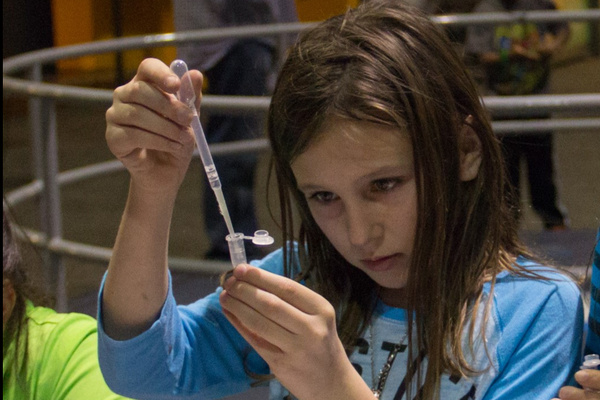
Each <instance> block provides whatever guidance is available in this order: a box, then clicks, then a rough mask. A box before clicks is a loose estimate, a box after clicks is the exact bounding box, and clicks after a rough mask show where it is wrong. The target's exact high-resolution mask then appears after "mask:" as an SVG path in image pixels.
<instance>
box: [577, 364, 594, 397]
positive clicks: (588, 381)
mask: <svg viewBox="0 0 600 400" xmlns="http://www.w3.org/2000/svg"><path fill="white" fill-rule="evenodd" d="M575 380H576V381H577V383H579V384H580V385H581V386H583V387H584V388H588V389H593V390H597V391H600V370H593V369H584V370H581V371H577V373H576V374H575ZM599 397H600V396H599Z"/></svg>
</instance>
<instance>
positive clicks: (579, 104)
mask: <svg viewBox="0 0 600 400" xmlns="http://www.w3.org/2000/svg"><path fill="white" fill-rule="evenodd" d="M432 18H433V20H434V21H436V22H437V23H440V24H443V25H456V26H466V25H494V24H499V23H505V22H513V21H515V20H520V21H533V22H554V21H572V22H577V21H579V22H581V21H599V20H600V10H598V9H593V10H576V11H530V12H510V13H489V14H456V15H446V16H433V17H432ZM313 25H314V23H293V24H271V25H262V26H247V27H235V28H223V29H207V30H201V31H186V32H178V33H167V34H156V35H144V36H135V37H126V38H119V39H111V40H104V41H98V42H93V43H85V44H80V45H74V46H65V47H58V48H51V49H44V50H38V51H32V52H29V53H25V54H21V55H18V56H15V57H10V58H7V59H5V60H3V64H2V71H3V76H2V85H3V93H5V94H6V93H16V94H22V95H25V96H27V97H28V98H29V100H28V101H29V120H30V123H31V130H32V152H33V163H34V166H33V169H34V180H33V181H32V182H31V183H29V184H27V185H25V186H22V187H19V188H17V189H15V190H13V191H11V192H9V193H7V194H6V200H7V202H8V203H10V204H11V205H12V206H16V205H18V204H19V203H21V202H23V201H25V200H27V199H30V198H32V197H35V196H40V227H41V228H40V229H41V231H35V230H32V229H25V232H26V233H27V234H28V235H29V237H30V239H31V240H32V242H33V243H34V244H36V245H38V246H41V247H43V248H44V249H46V250H47V251H48V254H49V261H48V268H49V271H50V275H51V276H52V277H53V282H52V285H53V288H54V290H55V293H56V300H57V304H56V308H57V309H58V310H59V311H65V310H66V309H67V294H66V270H65V267H64V264H63V257H65V256H69V257H79V258H84V259H90V260H96V261H108V260H109V259H110V256H111V249H108V248H103V247H98V246H93V245H88V244H82V243H76V242H72V241H68V240H65V239H64V238H63V237H62V212H61V207H60V187H61V186H63V185H68V184H70V183H74V182H78V181H82V180H86V179H91V178H94V177H97V176H100V175H103V174H107V173H111V172H114V171H117V170H121V169H124V167H123V166H122V165H121V163H120V162H119V161H117V160H114V161H108V162H103V163H99V164H94V165H89V166H85V167H82V168H77V169H73V170H69V171H64V172H59V168H58V144H57V130H56V128H57V126H56V122H57V121H56V103H57V102H69V101H78V102H82V101H85V102H92V103H102V104H106V105H107V106H108V105H109V104H110V103H111V102H112V91H111V90H105V89H93V88H83V87H73V86H67V85H60V84H53V83H48V82H43V74H42V66H43V65H45V64H50V63H53V62H55V61H58V60H64V59H68V58H76V57H81V56H89V55H95V54H102V53H109V52H119V51H125V50H132V49H142V48H151V47H166V46H174V45H177V44H181V43H189V42H197V41H203V40H210V39H214V38H224V37H232V38H233V37H235V38H243V37H256V36H277V35H282V34H289V33H297V32H299V31H301V30H303V29H306V28H308V27H311V26H313ZM22 73H26V74H27V76H28V79H23V78H18V77H15V76H14V75H16V74H22ZM269 101H270V98H269V97H235V98H231V97H227V96H210V95H206V96H204V98H203V102H202V107H203V109H205V110H207V111H211V110H219V111H226V112H230V113H236V112H247V111H256V112H265V111H266V110H267V108H268V105H269ZM483 103H484V105H485V106H486V107H487V109H488V110H489V111H490V112H491V113H492V114H493V115H502V114H505V113H507V112H511V113H512V112H515V111H519V113H523V114H524V115H526V114H530V113H533V112H544V113H550V112H557V111H560V112H565V111H577V112H580V111H590V112H592V113H593V114H594V115H598V114H599V113H600V94H573V95H544V96H507V97H498V96H493V97H484V98H483ZM493 127H494V130H495V131H496V132H497V133H499V134H500V133H503V134H510V132H511V131H512V130H514V129H516V128H518V130H519V131H529V132H535V131H537V130H540V129H546V130H547V129H552V130H563V129H574V130H578V129H600V117H591V118H560V119H550V120H543V121H542V120H530V121H523V120H519V121H497V122H494V123H493ZM267 149H268V143H267V141H266V140H264V139H257V140H250V141H241V142H234V143H227V144H215V145H211V151H212V152H213V154H214V155H233V154H240V153H243V152H258V151H266V150H267ZM169 265H170V267H171V268H173V269H177V270H186V271H201V272H209V273H216V272H220V271H224V270H226V269H227V268H228V263H223V262H215V261H208V260H193V259H187V258H176V257H172V258H169Z"/></svg>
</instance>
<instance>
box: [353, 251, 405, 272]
mask: <svg viewBox="0 0 600 400" xmlns="http://www.w3.org/2000/svg"><path fill="white" fill-rule="evenodd" d="M398 257H399V254H392V255H389V256H385V257H377V258H373V259H363V260H361V262H362V264H363V265H364V266H365V268H366V269H368V270H370V271H373V272H383V271H388V270H390V269H392V268H393V267H394V266H395V265H396V263H397V261H398Z"/></svg>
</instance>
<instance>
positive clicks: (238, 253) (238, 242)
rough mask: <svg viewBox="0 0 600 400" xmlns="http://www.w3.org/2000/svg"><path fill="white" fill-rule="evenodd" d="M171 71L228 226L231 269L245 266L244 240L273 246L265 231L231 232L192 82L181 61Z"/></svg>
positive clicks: (173, 64) (172, 65)
mask: <svg viewBox="0 0 600 400" xmlns="http://www.w3.org/2000/svg"><path fill="white" fill-rule="evenodd" d="M171 71H173V72H174V73H175V75H177V76H178V77H179V79H181V86H180V88H179V91H178V92H177V99H178V100H179V101H181V102H183V103H185V104H186V105H187V106H188V107H189V108H190V109H191V110H192V112H193V113H194V114H193V118H192V129H193V130H194V135H195V136H196V146H197V147H198V152H199V153H200V158H201V159H202V164H203V165H204V171H205V172H206V176H207V178H208V182H209V183H210V187H211V188H212V190H213V192H214V193H215V196H216V198H217V203H218V204H219V210H220V211H221V215H223V218H224V219H225V224H226V225H227V230H228V231H229V235H227V237H226V238H225V239H226V240H227V244H228V246H229V255H230V257H231V264H232V265H233V266H234V267H236V266H238V265H239V264H245V263H246V249H245V248H244V239H251V240H252V242H253V243H254V244H257V245H269V244H272V243H273V242H274V239H273V238H272V237H271V236H269V233H268V232H267V231H265V230H259V231H256V232H255V234H254V236H244V234H243V233H236V232H235V231H234V230H233V225H232V223H231V217H230V216H229V211H228V210H227V203H226V202H225V197H224V196H223V189H222V186H221V180H220V179H219V174H218V173H217V169H216V168H215V163H214V161H213V159H212V155H211V154H210V149H209V148H208V143H207V142H206V136H205V135H204V130H203V129H202V124H201V123H200V117H199V116H198V112H197V111H196V106H195V104H194V103H195V101H196V94H195V92H194V85H193V83H192V79H191V78H190V75H189V74H188V67H187V65H186V63H185V62H184V61H182V60H175V61H173V62H172V63H171Z"/></svg>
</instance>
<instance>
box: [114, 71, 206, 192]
mask: <svg viewBox="0 0 600 400" xmlns="http://www.w3.org/2000/svg"><path fill="white" fill-rule="evenodd" d="M190 77H191V78H192V82H193V84H194V87H195V88H196V99H197V100H196V107H199V105H200V98H201V92H200V91H201V87H202V75H201V74H200V72H199V71H195V70H192V71H190ZM179 86H180V80H179V78H178V77H177V75H175V74H174V73H173V72H172V71H171V70H170V68H169V67H168V66H167V65H165V64H164V63H162V62H161V61H159V60H157V59H146V60H144V61H142V63H141V64H140V66H139V68H138V70H137V74H136V75H135V77H134V78H133V79H132V80H131V81H130V82H129V83H127V84H125V85H123V86H120V87H118V88H117V89H116V90H115V91H114V95H113V104H112V106H111V107H110V108H109V109H108V110H107V112H106V141H107V143H108V147H109V148H110V150H111V152H112V153H113V154H114V155H115V156H116V157H117V158H118V159H119V160H120V161H121V162H122V163H123V164H124V165H125V167H126V168H127V170H128V171H129V173H130V174H131V179H132V185H136V188H137V189H138V190H139V189H141V190H142V191H144V192H147V193H150V194H152V195H160V194H169V195H173V194H174V193H176V192H177V189H178V188H179V186H180V185H181V182H182V181H183V178H184V176H185V173H186V171H187V168H188V166H189V163H190V160H191V158H192V153H193V150H194V143H195V141H194V133H193V131H192V129H191V128H190V123H191V121H192V115H193V113H192V110H190V109H189V108H188V107H187V106H186V105H185V104H184V103H182V102H180V101H179V100H177V98H176V97H175V93H177V90H179Z"/></svg>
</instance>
